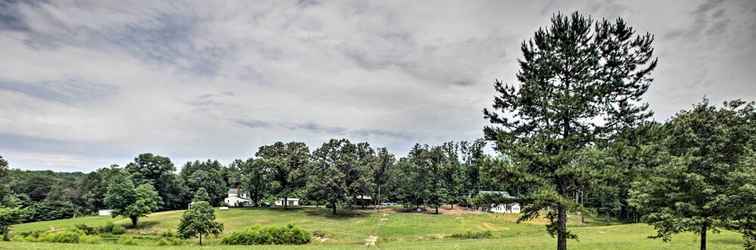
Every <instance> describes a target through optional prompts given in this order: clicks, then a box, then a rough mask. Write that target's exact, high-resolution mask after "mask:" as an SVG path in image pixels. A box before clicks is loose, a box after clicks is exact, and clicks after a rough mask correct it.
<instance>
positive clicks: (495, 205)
mask: <svg viewBox="0 0 756 250" xmlns="http://www.w3.org/2000/svg"><path fill="white" fill-rule="evenodd" d="M478 196H479V197H482V198H483V200H485V201H486V202H487V204H486V205H487V207H486V208H487V209H488V211H489V212H492V213H500V214H516V213H520V203H517V202H514V201H512V200H514V199H516V197H514V196H511V195H509V193H507V192H505V191H480V192H478Z"/></svg>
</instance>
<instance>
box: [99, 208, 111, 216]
mask: <svg viewBox="0 0 756 250" xmlns="http://www.w3.org/2000/svg"><path fill="white" fill-rule="evenodd" d="M97 215H99V216H111V215H113V209H100V210H98V211H97Z"/></svg>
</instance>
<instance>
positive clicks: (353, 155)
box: [310, 139, 372, 214]
mask: <svg viewBox="0 0 756 250" xmlns="http://www.w3.org/2000/svg"><path fill="white" fill-rule="evenodd" d="M363 145H364V144H363ZM367 148H368V150H369V151H370V152H368V153H366V154H360V150H359V149H360V147H359V144H352V143H351V142H350V141H349V140H347V139H331V140H330V141H328V142H326V143H323V145H322V146H320V148H318V149H316V150H315V151H313V153H312V157H313V163H312V164H313V165H314V167H313V174H314V176H313V178H311V179H310V185H311V187H312V189H315V190H320V191H322V192H323V198H324V200H325V201H327V202H328V203H329V204H330V206H331V208H332V210H331V211H332V213H333V214H336V206H337V205H340V204H343V205H347V206H349V207H351V206H352V205H353V204H355V202H356V199H357V197H358V196H359V195H366V194H367V193H366V192H365V190H364V189H363V187H364V184H363V181H364V179H362V178H361V176H362V175H363V174H364V171H365V170H366V169H365V168H364V167H362V166H364V165H361V163H364V161H365V158H366V157H368V156H370V155H372V153H371V152H372V149H369V146H367ZM365 152H367V151H365Z"/></svg>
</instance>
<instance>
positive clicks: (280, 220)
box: [0, 208, 742, 250]
mask: <svg viewBox="0 0 756 250" xmlns="http://www.w3.org/2000/svg"><path fill="white" fill-rule="evenodd" d="M182 212H183V211H168V212H160V213H154V214H151V215H150V216H148V217H146V218H143V219H142V220H141V222H140V225H141V226H140V227H139V228H133V229H129V230H128V232H127V235H132V236H135V237H140V238H141V239H146V240H141V241H139V244H140V245H139V246H125V245H118V244H113V243H112V242H109V243H102V244H50V243H30V242H2V243H0V249H56V250H66V249H185V248H186V247H187V245H183V246H155V244H154V243H153V242H151V241H150V240H149V238H150V237H151V236H157V235H159V234H160V233H163V232H168V231H171V232H173V231H175V228H176V225H177V224H178V221H179V217H180V216H181V214H182ZM216 215H217V218H218V221H220V222H222V223H224V225H225V231H224V234H230V233H231V232H233V231H238V230H241V229H242V228H245V227H248V226H252V225H255V224H262V225H277V226H283V225H286V224H295V225H297V226H299V227H301V228H303V229H306V230H308V231H311V232H314V231H319V232H320V233H322V234H325V235H326V238H327V239H326V240H325V241H322V242H321V241H320V240H314V241H313V243H311V244H308V245H304V246H257V247H256V249H284V248H285V249H300V248H301V249H354V248H364V247H365V243H366V239H367V238H368V237H369V236H377V237H378V240H377V242H376V245H375V247H377V248H382V249H544V248H545V249H549V248H554V244H555V240H554V239H553V238H551V237H550V236H548V234H546V232H545V230H544V229H545V228H544V225H543V221H535V222H531V223H523V224H517V223H515V220H516V216H515V215H494V214H469V213H456V214H442V215H433V214H421V213H402V212H394V211H389V210H384V211H381V212H376V211H372V210H366V211H356V212H351V213H347V211H342V215H339V216H331V215H329V214H328V211H327V210H325V209H317V208H302V209H290V210H281V209H251V208H250V209H230V210H218V211H216ZM108 221H113V222H114V223H116V224H124V225H126V224H128V220H126V219H121V218H116V219H112V218H110V217H82V218H74V219H68V220H59V221H47V222H35V223H27V224H20V225H15V226H13V228H12V230H13V231H14V232H23V231H34V230H47V229H49V228H73V227H74V226H75V225H76V224H82V223H83V224H87V225H90V226H99V225H104V224H105V223H107V222H108ZM572 221H577V220H576V219H574V220H572ZM588 222H589V223H587V224H584V225H577V224H573V225H571V229H572V230H574V232H576V233H577V234H578V235H579V237H580V238H579V241H570V242H569V246H570V248H571V249H694V248H697V246H698V240H697V237H696V236H695V235H693V234H680V235H677V236H675V237H674V238H673V241H672V242H671V243H664V242H662V241H660V240H653V239H648V238H647V236H649V235H652V234H653V230H652V228H651V227H649V226H647V225H644V224H625V225H617V224H614V225H611V224H610V225H606V224H607V223H606V222H593V221H592V220H588ZM482 231H490V232H491V233H492V235H493V236H492V237H491V238H490V239H453V238H451V237H449V236H451V235H452V234H455V233H458V234H461V233H465V232H482ZM195 243H196V242H193V241H192V242H188V243H186V244H195ZM208 243H209V244H210V245H211V246H208V247H204V248H207V249H243V248H244V249H246V248H245V247H243V246H223V245H219V239H218V238H216V239H210V240H209V242H208ZM709 244H710V248H711V249H741V248H742V246H741V244H742V242H741V239H740V235H739V234H737V233H733V232H727V231H724V232H722V233H719V234H712V235H711V236H710V240H709ZM192 247H195V246H192ZM247 248H248V247H247Z"/></svg>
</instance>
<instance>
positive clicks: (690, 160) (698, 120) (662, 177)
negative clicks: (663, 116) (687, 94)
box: [631, 100, 756, 249]
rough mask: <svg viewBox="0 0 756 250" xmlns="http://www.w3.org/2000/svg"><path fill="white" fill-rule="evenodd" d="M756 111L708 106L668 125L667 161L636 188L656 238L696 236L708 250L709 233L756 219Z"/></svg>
mask: <svg viewBox="0 0 756 250" xmlns="http://www.w3.org/2000/svg"><path fill="white" fill-rule="evenodd" d="M753 105H754V104H753V103H745V102H743V101H738V100H736V101H732V102H725V104H724V106H723V107H722V108H717V107H715V106H713V105H710V104H709V103H708V101H706V100H704V102H702V103H700V104H697V105H695V106H694V107H693V108H692V109H691V110H688V111H682V112H680V113H678V114H677V115H675V117H673V118H672V120H671V121H670V122H669V123H668V124H667V125H666V131H665V132H666V133H665V134H666V135H667V136H666V138H665V141H664V145H665V147H666V148H667V151H665V152H662V156H661V157H665V159H667V160H666V161H665V164H662V165H660V166H659V167H658V168H656V169H654V170H653V172H652V174H651V175H650V176H649V177H647V178H644V179H641V180H639V181H637V182H636V183H634V184H633V190H632V199H631V202H632V204H634V205H635V206H636V207H637V208H638V209H640V210H641V211H643V212H645V215H644V216H643V220H644V221H646V222H648V223H649V224H651V225H653V226H654V228H655V229H656V231H657V234H656V235H655V236H653V237H654V238H662V239H663V240H664V241H669V240H670V237H671V235H672V234H675V233H679V232H685V231H691V232H696V233H698V234H700V241H701V243H700V244H701V249H706V241H707V240H706V237H707V235H706V233H707V231H709V230H712V231H714V232H717V228H718V227H721V226H727V222H728V221H730V220H734V221H749V220H750V221H753V220H754V218H756V217H754V215H755V214H754V213H753V208H754V207H753V201H754V200H756V192H753V191H752V189H753V187H754V186H756V178H753V177H756V175H754V174H753V173H754V172H756V171H755V170H756V168H754V166H753V165H752V163H753V162H750V160H751V159H750V157H752V155H753V149H754V148H756V136H754V133H753V132H754V131H756V130H755V128H756V126H754V124H756V123H754V120H753V118H755V117H756V112H755V111H754V107H753ZM741 202H745V203H741ZM743 209H745V210H746V212H739V211H743ZM736 224H737V223H736ZM746 224H748V223H746ZM751 225H753V224H751ZM736 228H737V226H736Z"/></svg>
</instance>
